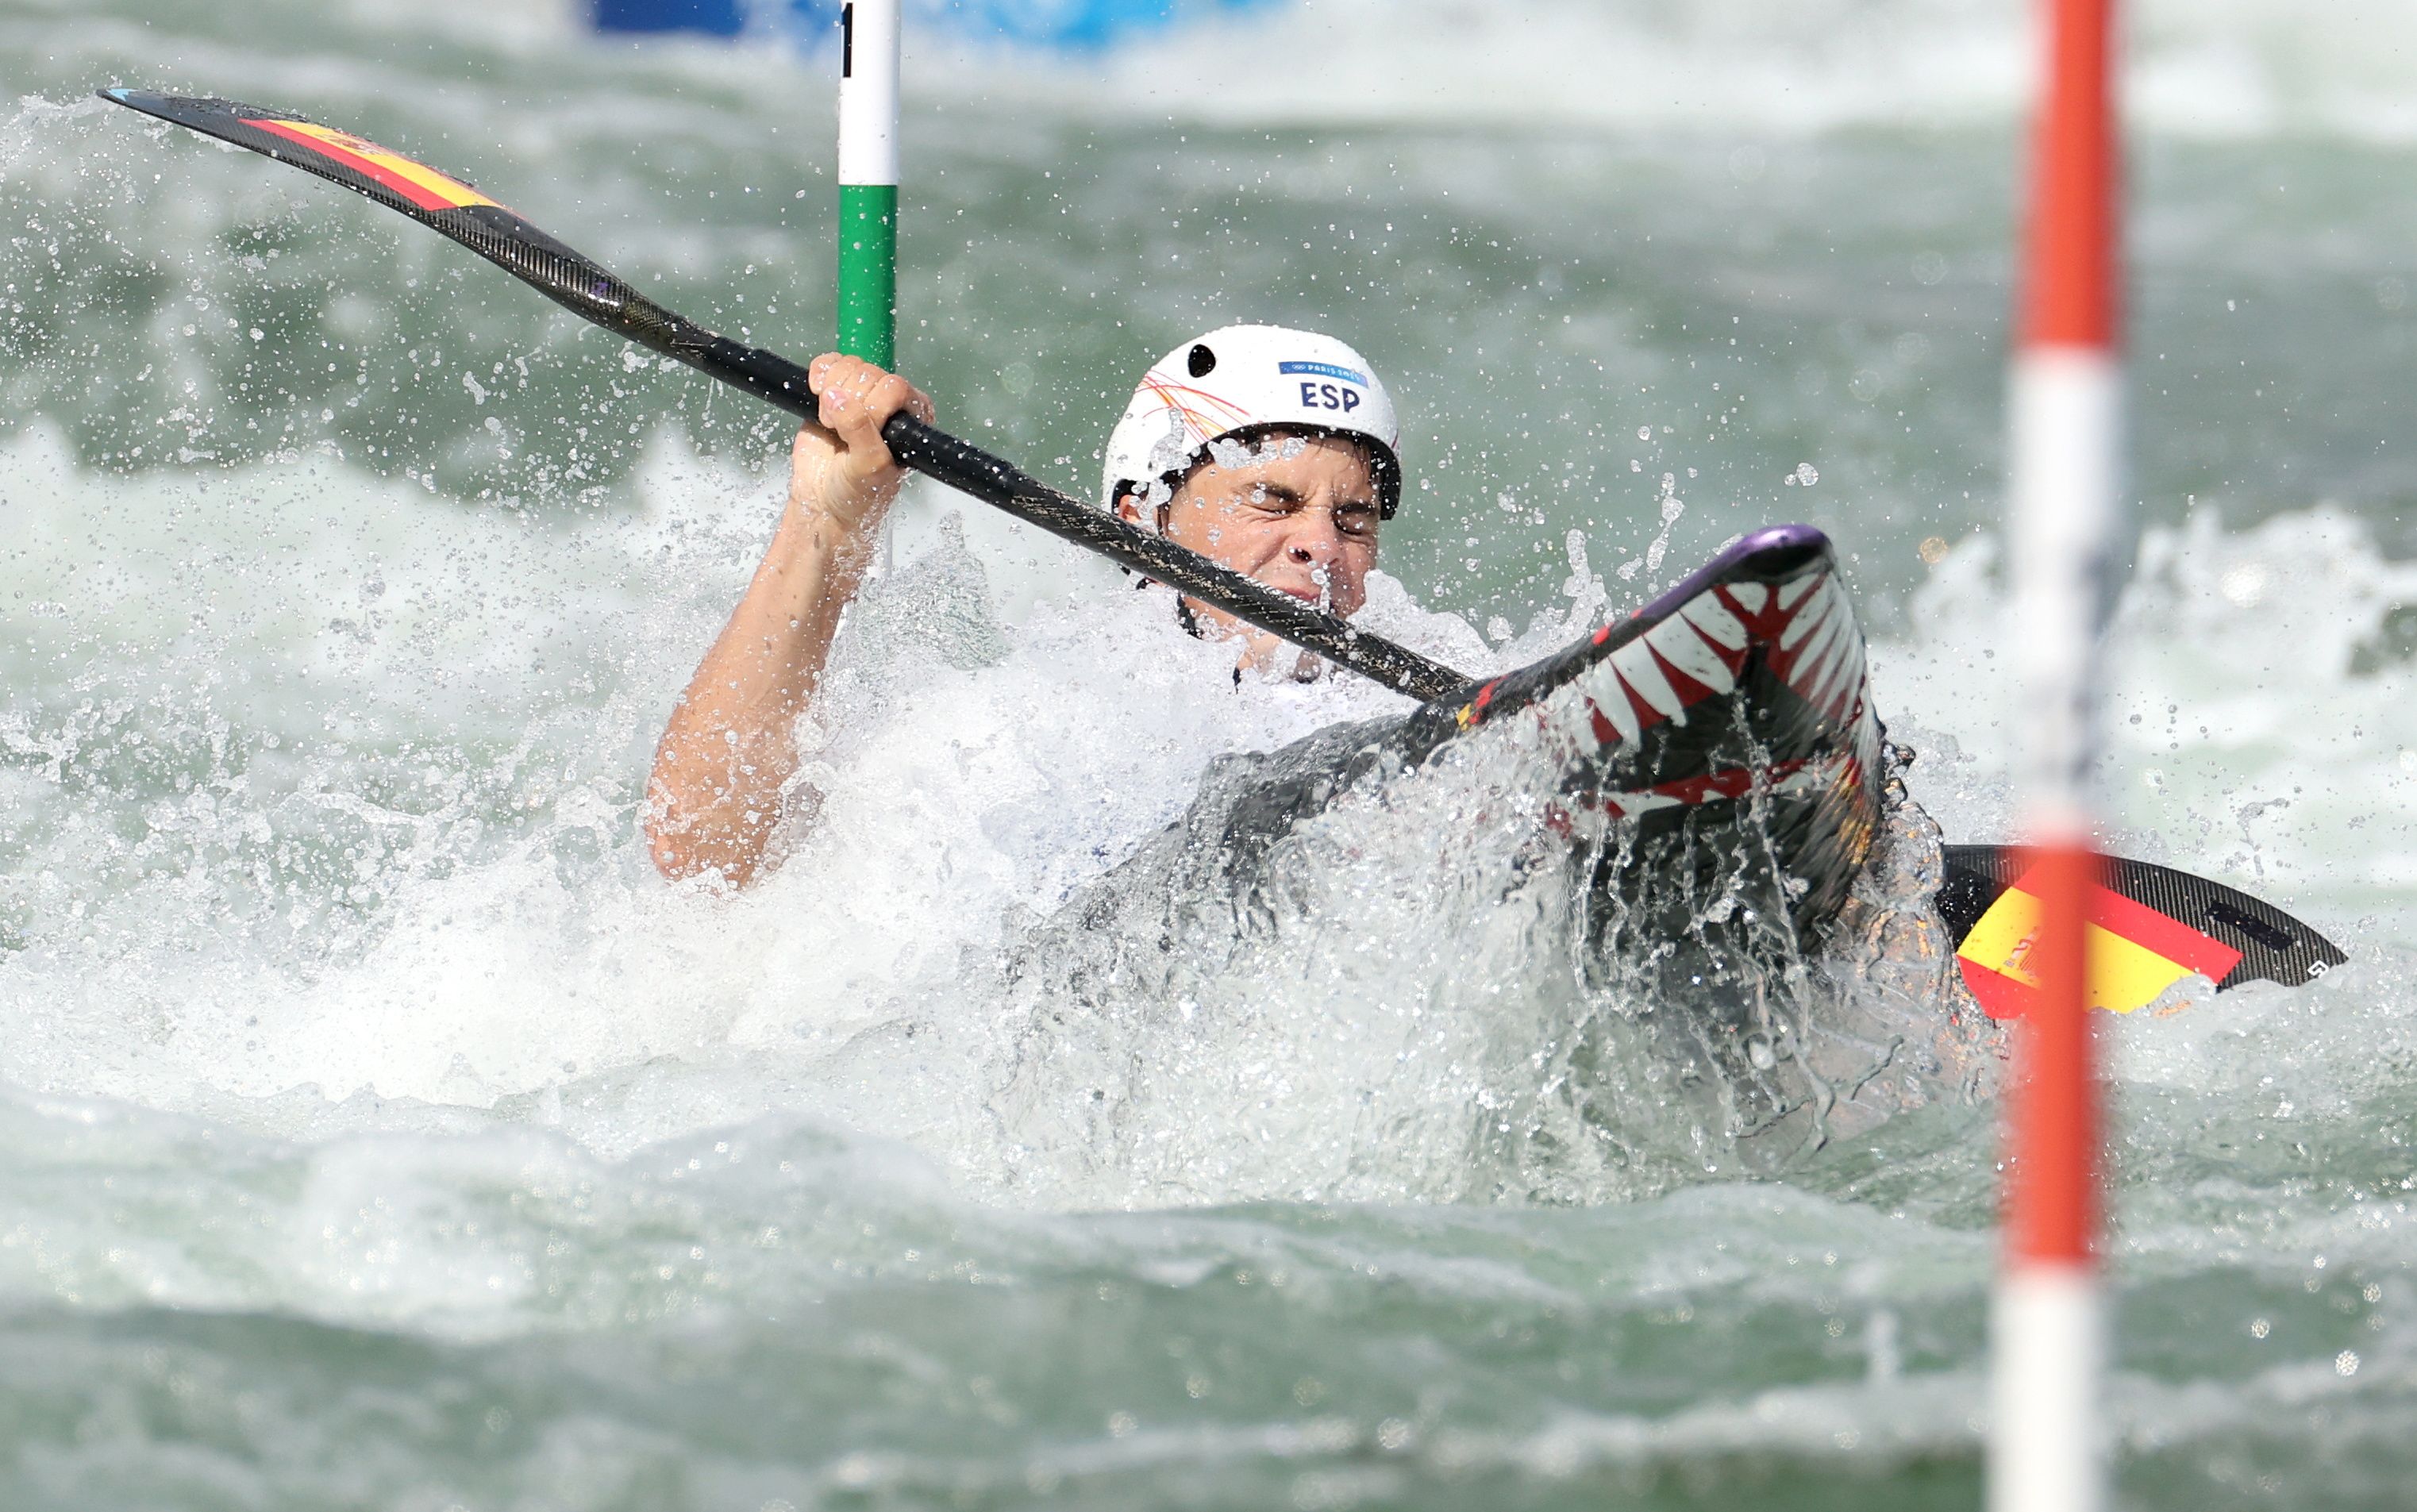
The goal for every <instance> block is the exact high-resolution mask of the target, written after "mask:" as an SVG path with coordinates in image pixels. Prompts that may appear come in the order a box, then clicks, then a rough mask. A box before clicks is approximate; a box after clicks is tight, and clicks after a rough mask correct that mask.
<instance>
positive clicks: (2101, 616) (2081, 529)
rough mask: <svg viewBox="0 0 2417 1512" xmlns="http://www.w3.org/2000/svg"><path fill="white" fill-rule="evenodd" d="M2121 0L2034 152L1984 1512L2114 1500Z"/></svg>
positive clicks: (2056, 55)
mask: <svg viewBox="0 0 2417 1512" xmlns="http://www.w3.org/2000/svg"><path fill="white" fill-rule="evenodd" d="M2113 10H2114V4H2113V0H2041V11H2042V13H2043V15H2044V17H2045V21H2046V23H2047V35H2046V48H2045V60H2046V70H2045V90H2044V94H2043V97H2042V102H2041V106H2040V112H2039V116H2038V119H2037V122H2036V123H2035V127H2034V131H2033V136H2032V146H2031V153H2032V159H2031V181H2030V213H2029V223H2028V225H2027V227H2026V233H2025V240H2026V246H2025V249H2024V259H2023V275H2022V277H2023V289H2022V295H2021V317H2020V318H2021V330H2020V336H2019V344H2018V346H2017V350H2016V355H2015V358H2014V375H2013V386H2012V394H2011V405H2010V408H2011V415H2010V417H2009V418H2010V429H2011V432H2012V433H2011V442H2012V448H2011V466H2012V475H2013V476H2012V486H2011V494H2012V519H2011V522H2010V534H2011V537H2012V545H2013V553H2012V554H2013V565H2014V641H2015V643H2016V644H2017V645H2018V646H2019V647H2020V661H2019V666H2020V669H2021V672H2022V698H2023V703H2022V710H2023V715H2024V720H2025V722H2026V723H2027V724H2028V726H2029V735H2030V738H2029V741H2028V743H2027V748H2026V751H2025V756H2026V762H2027V769H2026V773H2025V797H2026V803H2027V810H2028V823H2027V828H2028V830H2029V839H2030V842H2031V844H2032V846H2033V847H2034V848H2035V849H2034V851H2033V853H2032V869H2031V871H2030V873H2029V881H2028V883H2027V888H2028V890H2029V891H2030V892H2032V893H2033V894H2034V896H2036V897H2038V898H2039V899H2040V900H2041V905H2042V906H2041V914H2040V919H2039V926H2038V928H2039V933H2038V935H2037V936H2036V938H2035V939H2034V941H2033V942H2032V945H2031V949H2030V951H2029V966H2030V968H2031V971H2032V974H2033V975H2035V977H2036V978H2037V981H2038V986H2039V992H2038V996H2037V998H2036V1000H2035V1002H2034V1005H2033V1006H2032V1007H2031V1008H2030V1010H2029V1011H2028V1012H2027V1013H2026V1014H2025V1015H2024V1016H2023V1018H2022V1019H2021V1020H2020V1021H2018V1022H2017V1025H2016V1029H2015V1064H2014V1079H2013V1085H2012V1086H2011V1088H2010V1090H2009V1094H2008V1103H2009V1109H2008V1136H2009V1146H2010V1147H2009V1151H2008V1153H2009V1156H2010V1157H2011V1161H2010V1175H2009V1179H2008V1184H2007V1190H2006V1205H2005V1254H2004V1257H2003V1261H2002V1270H2001V1272H2000V1274H1999V1281H1998V1287H1997V1293H1996V1297H1995V1305H1994V1308H1993V1316H1992V1318H1991V1335H1992V1340H1991V1349H1992V1353H1993V1355H1994V1365H1995V1380H1994V1382H1993V1383H1992V1384H1993V1392H1994V1398H1995V1400H1994V1402H1993V1411H1992V1414H1991V1419H1992V1430H1991V1436H1990V1444H1989V1474H1988V1489H1989V1506H1990V1509H1991V1512H2097V1509H2098V1508H2100V1507H2101V1506H2103V1505H2104V1504H2105V1451H2104V1435H2103V1431H2102V1428H2101V1420H2100V1409H2101V1394H2100V1380H2099V1378H2100V1374H2101V1371H2102V1369H2103V1365H2104V1361H2105V1323H2104V1321H2103V1318H2102V1316H2101V1310H2100V1300H2099V1284H2098V1272H2097V1263H2096V1257H2095V1254H2094V1249H2095V1240H2096V1236H2097V1229H2098V1217H2099V1214H2098V1202H2099V1114H2098V1081H2097V1076H2096V1071H2095V1068H2094V1067H2093V1066H2092V1065H2091V1054H2090V1025H2089V1021H2088V1017H2087V1013H2088V1009H2087V1005H2086V999H2085V993H2086V990H2087V974H2088V964H2087V959H2086V956H2085V951H2084V943H2083V931H2084V928H2085V923H2084V919H2085V909H2086V907H2087V900H2088V897H2089V894H2090V890H2091V888H2092V887H2094V886H2095V885H2096V883H2097V878H2098V858H2097V854H2096V852H2095V849H2094V847H2093V843H2092V836H2091V824H2090V815H2091V805H2090V798H2089V793H2088V770H2089V766H2090V761H2091V759H2092V757H2094V756H2095V754H2096V751H2097V720H2096V704H2097V688H2098V681H2099V656H2098V642H2099V634H2100V631H2101V630H2102V628H2103V627H2104V626H2105V617H2106V611H2107V608H2108V604H2109V601H2110V597H2111V591H2112V582H2113V570H2112V568H2113V553H2114V552H2115V551H2116V550H2117V548H2118V546H2119V544H2120V543H2121V541H2122V540H2123V539H2124V538H2125V537H2127V536H2128V531H2127V530H2126V528H2125V522H2124V520H2123V509H2124V502H2123V501H2124V494H2123V486H2124V477H2123V473H2124V470H2123V427H2122V414H2121V389H2120V381H2121V369H2120V367H2119V365H2118V361H2117V352H2116V330H2117V324H2118V316H2117V288H2118V279H2117V225H2116V207H2117V204H2118V186H2117V152H2116V128H2115V113H2114V101H2113V97H2112V89H2111V87H2110V85H2111V78H2110V75H2111V69H2110V66H2109V65H2110V60H2111V57H2112V50H2113V49H2112V43H2113V38H2112V32H2113V21H2114V16H2113Z"/></svg>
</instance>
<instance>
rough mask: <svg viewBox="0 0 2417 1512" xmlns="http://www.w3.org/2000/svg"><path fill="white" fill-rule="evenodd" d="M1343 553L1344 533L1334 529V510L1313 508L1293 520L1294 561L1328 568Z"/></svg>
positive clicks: (1306, 509) (1303, 511) (1291, 545)
mask: <svg viewBox="0 0 2417 1512" xmlns="http://www.w3.org/2000/svg"><path fill="white" fill-rule="evenodd" d="M1342 554H1343V532H1342V531H1341V530H1340V529H1338V528H1336V526H1335V523H1334V512H1333V511H1332V510H1330V509H1326V508H1321V507H1318V506H1316V505H1312V506H1310V507H1307V508H1305V509H1302V510H1301V511H1300V513H1299V514H1296V515H1294V516H1293V517H1292V540H1291V543H1290V555H1291V557H1292V559H1293V560H1294V561H1296V562H1300V563H1304V564H1306V565H1308V566H1312V567H1329V566H1331V565H1332V564H1333V563H1334V562H1335V561H1336V560H1337V559H1339V558H1340V557H1341V556H1342Z"/></svg>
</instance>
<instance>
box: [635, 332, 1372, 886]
mask: <svg viewBox="0 0 2417 1512" xmlns="http://www.w3.org/2000/svg"><path fill="white" fill-rule="evenodd" d="M809 372H810V374H811V378H812V382H813V387H814V392H815V393H816V394H817V395H818V396H820V400H821V413H820V416H819V420H820V423H819V424H817V423H814V422H813V421H809V422H807V423H806V424H804V425H801V426H800V427H798V436H797V441H796V443H795V444H794V445H793V446H792V447H791V448H790V454H789V457H790V461H789V500H788V505H787V507H785V508H784V509H783V512H782V516H781V523H780V526H779V528H778V529H777V530H775V531H774V533H773V536H772V544H771V546H770V548H769V549H768V550H767V551H766V552H765V553H764V560H763V562H762V564H761V565H759V566H758V567H756V569H755V576H754V578H753V580H752V582H750V583H749V584H748V586H747V591H746V593H745V594H744V595H743V596H742V597H740V598H739V600H738V607H737V609H736V610H734V611H732V612H731V616H730V622H729V623H728V624H727V625H725V626H724V627H722V633H721V635H720V636H718V637H716V638H715V640H714V643H713V645H712V648H711V649H709V650H708V651H707V652H706V654H705V659H704V660H703V661H702V662H701V663H699V664H698V666H697V669H696V673H695V675H694V676H692V678H690V679H689V685H688V689H687V691H686V692H684V693H683V694H681V696H680V700H679V703H678V704H677V705H676V707H675V708H674V709H673V711H672V717H671V722H670V724H669V725H668V726H667V727H666V728H665V729H664V731H663V736H662V741H661V744H660V745H659V746H658V747H657V748H656V750H655V766H654V773H653V776H652V777H651V779H649V781H648V783H647V804H646V842H647V849H648V853H649V854H651V855H652V856H653V857H654V862H655V865H656V866H657V867H658V868H659V869H661V871H662V872H663V874H664V875H665V876H667V877H671V878H674V879H679V878H685V877H692V876H697V875H700V874H704V873H708V872H711V873H718V874H719V875H720V876H721V877H722V878H723V879H724V880H725V881H727V882H729V883H731V884H733V885H738V886H745V885H747V884H749V883H750V882H752V881H753V880H754V879H755V878H756V877H757V876H758V875H760V874H761V873H762V872H763V871H764V870H765V869H766V866H767V863H768V861H769V860H771V859H772V858H771V857H770V855H769V854H768V853H769V850H770V845H771V841H772V838H773V834H774V832H775V830H776V829H777V828H778V826H779V824H780V821H781V817H782V812H781V800H782V790H783V787H784V786H785V785H786V784H787V782H788V780H789V779H790V778H791V777H792V776H793V775H794V774H795V773H796V771H797V767H798V750H797V745H796V729H797V724H798V718H799V717H800V716H802V715H803V714H804V713H805V712H806V710H807V709H808V708H809V707H810V706H811V705H812V703H813V697H814V689H815V687H816V685H817V684H818V683H819V681H820V679H821V677H822V673H823V668H824V666H825V664H826V663H827V662H828V660H829V658H830V648H831V641H832V638H833V637H834V636H835V635H836V634H837V633H838V630H839V625H840V616H841V612H842V611H843V610H844V609H845V608H846V607H847V604H848V602H849V601H850V600H851V599H853V598H854V597H856V593H857V589H858V588H859V586H860V585H861V583H862V582H863V578H864V569H865V567H866V565H867V564H868V563H869V562H870V560H871V558H872V555H873V551H874V543H875V542H876V541H877V540H878V538H879V534H880V526H881V521H882V517H883V516H884V515H885V514H886V513H887V512H888V511H889V506H890V503H891V501H893V500H895V499H896V498H897V496H898V489H899V485H900V484H901V483H902V482H903V481H904V477H905V473H904V469H902V468H900V467H899V466H898V465H897V463H896V462H895V461H893V460H892V459H891V457H890V455H889V447H888V446H885V445H884V444H883V443H882V440H881V433H880V432H881V427H882V426H883V425H884V424H885V423H887V422H888V420H889V417H890V416H893V415H895V414H897V413H898V412H899V411H901V410H904V411H905V412H907V413H908V414H911V415H914V416H917V417H918V418H920V419H922V420H924V421H926V422H930V421H931V420H932V418H933V410H932V401H931V400H930V399H929V398H928V397H927V396H926V395H924V394H923V392H922V391H921V390H920V389H918V388H916V387H915V386H913V385H911V384H909V383H907V382H906V380H904V378H901V377H899V376H898V375H897V374H895V373H891V372H885V371H883V370H881V369H879V368H876V367H874V365H873V364H871V363H869V362H864V361H861V360H859V359H858V358H855V357H847V356H842V355H838V354H836V353H826V354H825V355H822V356H819V357H816V358H815V359H814V360H813V364H812V365H811V366H810V368H809ZM1398 444H1399V431H1398V429H1397V427H1396V424H1395V421H1394V417H1393V406H1392V401H1391V399H1390V398H1389V397H1388V396H1387V394H1386V392H1385V388H1384V386H1383V385H1382V384H1380V383H1378V382H1377V381H1376V375H1375V372H1374V370H1372V369H1371V368H1370V367H1369V365H1368V361H1367V359H1366V358H1365V357H1362V356H1361V355H1360V354H1359V353H1357V352H1355V351H1353V350H1352V349H1351V348H1350V347H1349V346H1347V345H1345V343H1343V342H1341V341H1338V340H1334V339H1333V338H1332V337H1329V336H1320V335H1316V334H1314V333H1312V332H1307V331H1295V330H1286V329H1284V328H1283V327H1280V326H1273V325H1229V326H1226V327H1224V328H1223V329H1220V330H1215V331H1210V332H1209V333H1208V334H1207V335H1205V336H1203V337H1201V338H1199V339H1198V340H1193V341H1187V342H1185V343H1184V344H1183V345H1181V346H1179V347H1177V348H1176V349H1175V350H1174V351H1173V352H1170V353H1168V354H1167V355H1166V356H1165V357H1164V358H1163V359H1162V360H1161V361H1160V362H1159V363H1158V364H1157V365H1156V366H1154V367H1152V368H1151V369H1150V370H1149V371H1148V372H1147V373H1145V374H1144V375H1143V377H1142V380H1141V383H1140V385H1139V386H1137V387H1136V388H1135V389H1134V390H1133V397H1132V402H1131V403H1129V404H1128V405H1127V406H1126V407H1125V412H1124V415H1123V417H1122V418H1120V419H1119V420H1118V421H1117V427H1116V430H1115V431H1114V432H1113V433H1112V434H1111V435H1110V436H1109V439H1108V446H1107V458H1106V468H1105V472H1104V476H1103V477H1102V491H1101V492H1102V505H1103V506H1104V507H1108V508H1110V509H1113V510H1114V511H1116V513H1117V515H1119V516H1121V517H1122V518H1123V519H1125V520H1127V521H1129V522H1132V523H1135V524H1138V525H1141V526H1142V527H1144V528H1145V529H1150V530H1155V531H1157V532H1159V533H1160V534H1162V535H1163V536H1166V537H1169V538H1171V539H1173V540H1175V541H1177V542H1179V543H1180V544H1182V545H1185V546H1188V547H1190V548H1192V549H1193V551H1195V552H1200V553H1202V554H1203V555H1205V556H1208V557H1210V558H1212V559H1214V560H1216V561H1217V562H1220V563H1222V564H1224V566H1226V567H1232V568H1234V569H1235V570H1236V571H1239V572H1242V573H1246V574H1248V575H1249V576H1251V577H1254V578H1256V579H1257V580H1258V581H1260V582H1264V583H1267V584H1268V585H1269V586H1270V587H1273V588H1278V589H1281V590H1283V591H1284V592H1286V593H1290V594H1294V595H1297V596H1299V597H1301V598H1304V599H1307V600H1309V601H1311V602H1313V603H1316V604H1319V605H1321V606H1323V607H1325V608H1326V609H1328V610H1329V611H1330V612H1333V613H1335V614H1338V615H1342V616H1344V617H1345V618H1348V617H1349V616H1350V615H1352V614H1355V613H1357V612H1359V611H1360V608H1361V605H1362V604H1363V603H1365V602H1366V599H1367V581H1368V570H1369V568H1370V567H1374V566H1375V565H1376V537H1377V531H1378V528H1379V526H1380V524H1381V523H1382V522H1384V521H1386V520H1389V519H1391V517H1392V515H1393V512H1394V510H1395V509H1396V508H1398V507H1400V504H1401V497H1402V470H1401V462H1400V461H1399V459H1398V458H1397V456H1396V455H1395V449H1394V448H1395V447H1396V446H1397V445H1398ZM1175 612H1176V613H1177V614H1178V616H1180V617H1181V619H1182V622H1183V624H1184V626H1185V627H1186V628H1188V629H1190V630H1191V631H1192V632H1193V634H1195V635H1199V636H1202V637H1204V638H1208V639H1212V640H1220V641H1228V642H1230V643H1232V645H1233V647H1234V651H1235V667H1236V673H1237V677H1238V680H1239V678H1240V675H1241V674H1242V673H1247V672H1260V673H1269V674H1276V675H1283V674H1285V673H1290V674H1292V675H1296V676H1310V675H1315V671H1316V668H1317V665H1318V664H1317V662H1316V660H1315V658H1310V657H1308V656H1306V655H1305V654H1303V653H1298V652H1295V651H1293V650H1292V648H1291V647H1289V646H1287V645H1286V644H1285V643H1284V642H1282V641H1279V640H1277V639H1276V638H1275V637H1274V636H1271V635H1269V634H1267V633H1266V632H1264V631H1262V630H1259V629H1256V628H1254V627H1251V626H1249V625H1245V624H1243V623H1242V622H1240V621H1239V620H1236V619H1234V618H1233V617H1232V616H1231V615H1229V614H1227V613H1226V612H1224V611H1223V610H1221V609H1217V608H1215V607H1213V606H1211V605H1208V604H1203V603H1200V602H1197V601H1195V600H1193V599H1189V598H1186V599H1180V600H1178V602H1177V605H1176V610H1175ZM1287 658H1294V659H1290V660H1287Z"/></svg>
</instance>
